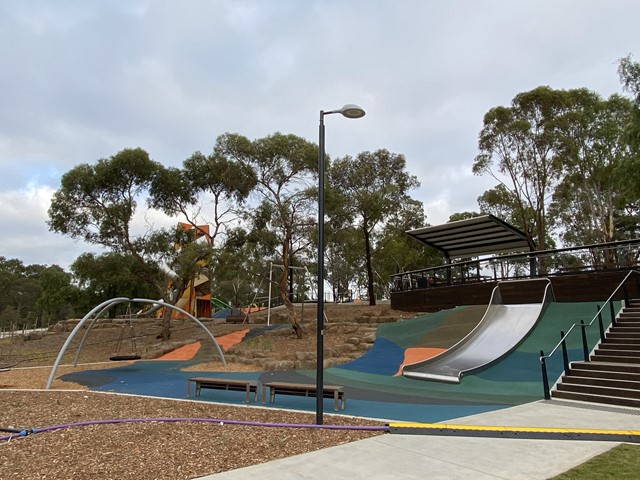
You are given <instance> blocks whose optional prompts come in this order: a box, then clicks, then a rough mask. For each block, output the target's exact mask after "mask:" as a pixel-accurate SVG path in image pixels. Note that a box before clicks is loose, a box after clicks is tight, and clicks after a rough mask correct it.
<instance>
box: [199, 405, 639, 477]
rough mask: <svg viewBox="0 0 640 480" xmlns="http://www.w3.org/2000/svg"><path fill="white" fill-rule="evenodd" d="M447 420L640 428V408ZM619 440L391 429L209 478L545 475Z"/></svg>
mask: <svg viewBox="0 0 640 480" xmlns="http://www.w3.org/2000/svg"><path fill="white" fill-rule="evenodd" d="M443 423H447V424H459V425H490V426H519V427H555V428H586V429H600V430H640V411H639V410H636V409H626V408H616V407H605V406H594V405H589V404H585V403H579V402H568V401H561V400H553V401H540V402H535V403H530V404H526V405H520V406H516V407H512V408H508V409H503V410H498V411H493V412H488V413H483V414H479V415H473V416H469V417H463V418H458V419H455V420H449V421H447V422H443ZM615 445H618V443H615V442H610V441H609V442H608V441H585V440H527V439H517V438H516V439H508V438H478V437H448V436H447V437H443V436H429V435H392V434H387V435H381V436H378V437H373V438H369V439H366V440H360V441H357V442H352V443H349V444H346V445H341V446H338V447H332V448H327V449H324V450H320V451H317V452H312V453H306V454H302V455H297V456H294V457H289V458H285V459H281V460H276V461H273V462H269V463H265V464H262V465H255V466H251V467H246V468H241V469H238V470H232V471H229V472H224V473H219V474H215V475H209V476H206V477H202V478H203V479H207V480H251V479H260V480H265V479H268V478H277V479H278V480H309V479H317V480H321V479H322V480H324V479H327V478H345V479H349V480H354V479H366V480H371V479H378V478H380V479H386V478H390V479H391V478H394V479H395V478H401V479H421V480H423V479H425V478H429V479H469V478H471V479H473V480H484V479H510V480H513V479H526V480H536V479H540V480H544V479H548V478H550V477H553V476H554V475H558V474H560V473H562V472H565V471H566V470H569V469H570V468H572V467H574V466H577V465H579V464H581V463H584V462H585V461H587V460H589V459H590V458H592V457H594V456H596V455H599V454H600V453H603V452H605V451H607V450H609V449H610V448H613V447H614V446H615Z"/></svg>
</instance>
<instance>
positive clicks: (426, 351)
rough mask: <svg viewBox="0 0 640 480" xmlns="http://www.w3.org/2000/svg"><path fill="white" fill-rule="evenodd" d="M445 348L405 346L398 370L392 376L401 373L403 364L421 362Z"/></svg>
mask: <svg viewBox="0 0 640 480" xmlns="http://www.w3.org/2000/svg"><path fill="white" fill-rule="evenodd" d="M445 350H446V348H431V347H429V348H427V347H414V348H407V349H406V350H405V351H404V360H403V361H402V363H401V364H400V367H399V368H398V371H397V372H396V373H395V375H394V377H397V376H400V375H402V367H403V366H405V365H409V364H411V363H416V362H421V361H423V360H427V359H428V358H431V357H435V356H436V355H438V354H439V353H442V352H444V351H445Z"/></svg>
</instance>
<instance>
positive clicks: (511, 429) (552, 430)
mask: <svg viewBox="0 0 640 480" xmlns="http://www.w3.org/2000/svg"><path fill="white" fill-rule="evenodd" d="M389 427H391V428H422V429H430V430H469V431H490V432H529V433H531V432H536V433H573V434H579V433H581V434H597V435H638V436H640V430H604V429H593V428H555V427H516V426H496V425H454V424H450V423H396V422H391V423H389Z"/></svg>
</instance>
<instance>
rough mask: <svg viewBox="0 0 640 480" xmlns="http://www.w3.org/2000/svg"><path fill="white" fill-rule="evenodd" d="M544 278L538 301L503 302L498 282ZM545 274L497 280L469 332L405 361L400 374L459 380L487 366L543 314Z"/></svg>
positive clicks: (546, 297)
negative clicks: (439, 349) (447, 345)
mask: <svg viewBox="0 0 640 480" xmlns="http://www.w3.org/2000/svg"><path fill="white" fill-rule="evenodd" d="M540 281H544V282H547V285H546V286H545V289H544V296H543V298H542V300H541V302H540V303H528V304H512V305H505V304H504V303H503V301H502V295H501V293H500V286H501V284H506V283H508V284H509V285H513V284H514V283H515V282H519V283H522V284H523V285H522V288H527V285H526V283H527V282H540ZM550 289H551V282H550V281H549V279H547V278H541V279H533V280H515V281H510V282H498V285H497V286H496V287H495V288H494V289H493V292H492V294H491V301H490V302H489V306H488V307H487V311H486V312H485V314H484V316H483V317H482V319H481V320H480V322H479V323H478V325H476V327H475V328H474V329H473V330H472V331H471V332H469V334H468V335H467V336H466V337H464V338H463V339H462V340H460V341H459V342H458V343H456V344H455V345H453V346H452V347H451V348H449V349H448V350H446V351H444V352H442V353H440V354H438V355H436V356H435V357H431V358H429V359H427V360H423V361H421V362H417V363H412V364H408V365H405V366H404V367H403V369H402V375H404V376H405V377H408V378H414V379H419V380H435V381H440V382H448V383H460V379H461V377H462V375H464V374H465V373H468V372H471V371H473V370H477V369H479V368H482V367H486V366H487V365H489V364H490V363H493V362H495V361H496V360H499V359H501V358H502V357H504V356H505V355H507V354H508V353H509V352H511V351H512V350H514V349H515V348H516V347H517V346H518V345H519V344H520V342H522V340H524V338H525V337H526V336H527V335H528V334H529V332H530V331H531V330H532V329H533V327H535V325H536V324H537V323H538V320H539V319H540V318H541V317H542V314H543V313H544V310H545V308H546V306H547V305H548V302H549V301H550V299H549V297H553V290H551V292H549V290H550Z"/></svg>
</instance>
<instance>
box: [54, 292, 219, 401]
mask: <svg viewBox="0 0 640 480" xmlns="http://www.w3.org/2000/svg"><path fill="white" fill-rule="evenodd" d="M125 302H129V303H131V302H133V303H151V304H155V305H161V306H163V307H166V308H169V309H172V310H176V311H178V312H180V313H182V314H183V315H186V316H187V318H189V319H191V320H193V321H194V322H196V323H197V324H198V326H200V328H202V329H203V330H204V331H205V333H206V334H207V336H208V337H209V338H210V339H211V341H212V342H213V344H214V345H215V347H216V349H217V350H218V354H219V355H220V359H221V360H222V364H223V365H224V366H225V367H226V366H227V361H226V359H225V358H224V353H223V352H222V349H221V348H220V345H219V344H218V342H217V341H216V339H215V337H214V336H213V334H212V333H211V331H209V329H208V328H207V327H206V326H205V325H204V324H203V323H202V322H201V321H200V320H198V319H197V318H196V317H194V316H193V315H191V314H190V313H189V312H186V311H185V310H183V309H182V308H180V307H176V306H175V305H171V304H170V303H166V302H164V301H162V300H150V299H148V298H126V297H116V298H112V299H110V300H106V301H104V302H102V303H101V304H99V305H96V306H95V307H93V308H92V309H91V311H90V312H89V313H87V314H86V315H85V316H84V317H83V318H82V320H80V321H79V322H78V324H77V325H76V326H75V328H74V329H73V330H72V331H71V333H70V334H69V336H68V337H67V340H66V341H65V342H64V345H62V348H60V352H58V356H57V358H56V361H55V362H54V363H53V367H51V373H50V374H49V379H48V381H47V386H46V387H45V390H50V389H51V385H52V384H53V379H54V377H55V374H56V371H57V370H58V366H59V365H60V362H61V361H62V357H63V356H64V354H65V352H66V350H67V348H68V347H69V345H70V344H71V341H72V340H73V338H74V337H75V336H76V334H77V333H78V332H79V331H80V329H81V328H82V326H83V325H84V324H85V322H87V321H88V320H89V319H90V318H92V317H93V316H94V314H95V317H94V318H93V319H92V320H91V323H90V324H89V328H88V329H87V331H86V332H85V334H84V336H83V337H82V340H81V341H80V345H78V351H77V353H76V358H75V361H74V364H73V365H74V366H77V362H78V357H79V356H80V350H81V349H82V346H83V344H84V340H85V338H86V336H87V334H88V333H89V330H90V329H91V328H92V327H93V325H94V324H95V322H96V320H97V319H98V317H99V316H100V315H102V314H103V313H104V312H106V311H108V310H109V309H110V308H112V307H114V306H115V305H119V304H121V303H125Z"/></svg>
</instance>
